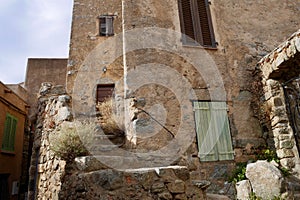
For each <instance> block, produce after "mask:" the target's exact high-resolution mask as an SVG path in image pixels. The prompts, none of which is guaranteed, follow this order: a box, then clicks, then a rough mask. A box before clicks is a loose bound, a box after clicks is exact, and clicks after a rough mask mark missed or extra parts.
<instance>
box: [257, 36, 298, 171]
mask: <svg viewBox="0 0 300 200" xmlns="http://www.w3.org/2000/svg"><path fill="white" fill-rule="evenodd" d="M299 60H300V32H299V31H298V32H296V33H294V34H293V35H292V36H291V37H290V38H289V39H288V40H286V41H285V42H284V43H282V44H281V45H280V46H278V47H277V48H276V49H275V50H273V51H272V52H271V53H270V54H268V55H267V56H266V57H264V58H263V59H262V60H261V61H260V63H259V67H260V70H261V71H260V76H261V78H262V84H263V91H264V93H263V95H264V96H263V97H264V98H263V106H262V108H263V109H264V112H265V115H267V116H268V117H269V123H270V126H271V129H272V131H271V132H270V134H271V137H272V138H273V139H274V143H275V145H274V146H275V148H276V150H277V155H278V157H279V158H280V163H281V165H282V166H284V167H286V168H288V169H293V170H294V171H295V172H296V173H297V174H298V176H299V169H300V164H299V162H300V160H299V152H298V149H297V145H296V144H297V142H298V141H297V140H299V139H298V138H295V137H294V131H293V128H292V124H293V122H292V121H291V119H292V118H291V116H290V117H289V116H288V109H289V108H288V105H287V100H286V96H285V94H284V86H283V84H284V83H285V82H287V81H289V80H291V79H292V78H296V77H298V76H299V72H300V70H299ZM291 109H294V108H291Z"/></svg>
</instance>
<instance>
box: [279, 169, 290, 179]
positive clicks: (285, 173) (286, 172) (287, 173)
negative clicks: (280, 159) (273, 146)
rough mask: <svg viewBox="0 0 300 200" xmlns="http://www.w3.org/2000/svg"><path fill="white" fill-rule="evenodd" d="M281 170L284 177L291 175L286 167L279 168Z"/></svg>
mask: <svg viewBox="0 0 300 200" xmlns="http://www.w3.org/2000/svg"><path fill="white" fill-rule="evenodd" d="M279 170H280V171H281V173H282V175H283V176H284V177H287V176H289V175H291V173H290V170H289V169H287V168H285V167H279Z"/></svg>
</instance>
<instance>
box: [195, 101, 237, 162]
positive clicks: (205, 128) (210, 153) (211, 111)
mask: <svg viewBox="0 0 300 200" xmlns="http://www.w3.org/2000/svg"><path fill="white" fill-rule="evenodd" d="M193 106H194V111H195V122H196V132H197V142H198V149H199V157H200V160H201V161H217V160H233V159H234V152H233V148H232V141H231V135H230V129H229V121H228V116H227V106H226V103H225V102H201V101H195V102H193Z"/></svg>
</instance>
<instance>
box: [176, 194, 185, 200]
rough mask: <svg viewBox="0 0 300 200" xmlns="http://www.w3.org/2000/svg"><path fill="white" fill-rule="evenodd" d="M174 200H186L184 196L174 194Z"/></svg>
mask: <svg viewBox="0 0 300 200" xmlns="http://www.w3.org/2000/svg"><path fill="white" fill-rule="evenodd" d="M174 199H175V200H187V197H186V194H176V195H175V197H174Z"/></svg>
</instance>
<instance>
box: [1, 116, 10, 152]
mask: <svg viewBox="0 0 300 200" xmlns="http://www.w3.org/2000/svg"><path fill="white" fill-rule="evenodd" d="M11 123H12V118H11V116H10V115H9V114H6V118H5V125H4V134H3V140H2V149H3V150H7V151H8V150H9V146H10V145H9V138H10V130H11Z"/></svg>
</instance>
